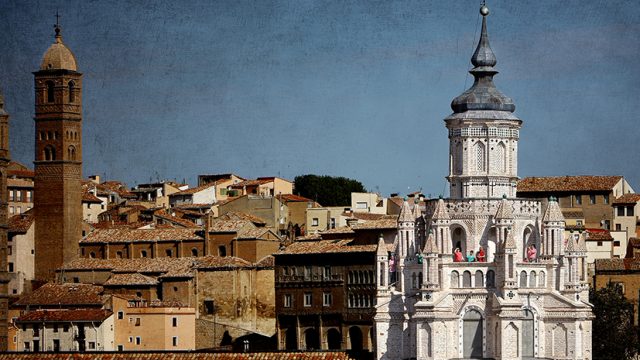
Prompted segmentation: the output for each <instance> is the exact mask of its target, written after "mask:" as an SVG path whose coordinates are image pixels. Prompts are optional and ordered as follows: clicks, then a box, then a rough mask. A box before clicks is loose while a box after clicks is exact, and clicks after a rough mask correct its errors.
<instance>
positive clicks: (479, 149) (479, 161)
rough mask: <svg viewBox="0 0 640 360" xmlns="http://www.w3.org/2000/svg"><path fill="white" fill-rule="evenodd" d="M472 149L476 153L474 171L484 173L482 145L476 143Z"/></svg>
mask: <svg viewBox="0 0 640 360" xmlns="http://www.w3.org/2000/svg"><path fill="white" fill-rule="evenodd" d="M473 147H474V149H475V153H476V170H478V171H484V159H485V150H484V144H483V143H481V142H480V141H478V142H477V143H476V144H475V145H474V146H473Z"/></svg>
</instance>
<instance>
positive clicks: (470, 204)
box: [425, 198, 542, 219]
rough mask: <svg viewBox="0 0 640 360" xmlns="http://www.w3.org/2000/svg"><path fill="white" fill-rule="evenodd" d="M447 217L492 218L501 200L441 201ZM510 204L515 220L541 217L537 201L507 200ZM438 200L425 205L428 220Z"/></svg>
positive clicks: (540, 208) (540, 206)
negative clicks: (470, 216)
mask: <svg viewBox="0 0 640 360" xmlns="http://www.w3.org/2000/svg"><path fill="white" fill-rule="evenodd" d="M443 200H444V204H445V206H446V208H447V211H448V213H449V216H450V217H451V218H452V219H456V218H458V217H459V216H460V217H461V218H462V217H463V216H468V215H469V214H474V216H494V215H495V214H496V212H497V211H498V205H499V204H500V202H501V201H502V198H492V199H486V198H466V199H443ZM508 200H509V202H510V203H511V210H512V212H513V217H514V218H515V219H519V218H526V219H529V218H535V217H540V216H542V204H541V203H540V201H537V200H530V199H519V198H515V199H508ZM437 203H438V200H437V199H436V200H430V201H428V202H427V204H426V212H425V216H426V217H427V218H430V217H431V215H432V214H433V212H434V211H435V208H436V205H437Z"/></svg>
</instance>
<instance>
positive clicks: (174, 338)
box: [173, 336, 178, 346]
mask: <svg viewBox="0 0 640 360" xmlns="http://www.w3.org/2000/svg"><path fill="white" fill-rule="evenodd" d="M173 346H178V337H177V336H174V337H173Z"/></svg>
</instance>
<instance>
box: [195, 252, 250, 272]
mask: <svg viewBox="0 0 640 360" xmlns="http://www.w3.org/2000/svg"><path fill="white" fill-rule="evenodd" d="M194 262H195V266H194V267H195V268H196V269H227V268H240V267H249V266H251V265H252V264H251V263H250V262H248V261H246V260H244V259H240V258H237V257H234V256H226V257H220V256H213V255H208V256H202V257H197V258H194Z"/></svg>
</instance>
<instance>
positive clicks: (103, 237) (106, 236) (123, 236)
mask: <svg viewBox="0 0 640 360" xmlns="http://www.w3.org/2000/svg"><path fill="white" fill-rule="evenodd" d="M199 232H200V230H199V229H193V228H191V229H122V228H118V229H96V230H95V231H93V232H92V233H90V234H89V235H87V236H86V237H85V238H83V239H82V240H80V243H81V244H82V243H128V242H138V241H179V240H202V239H203V238H202V236H201V235H200V234H199Z"/></svg>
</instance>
